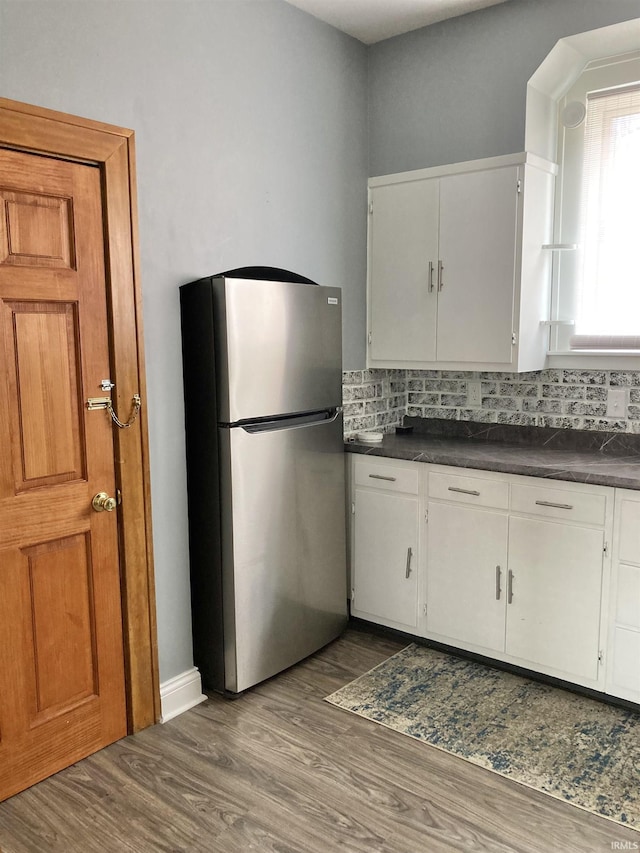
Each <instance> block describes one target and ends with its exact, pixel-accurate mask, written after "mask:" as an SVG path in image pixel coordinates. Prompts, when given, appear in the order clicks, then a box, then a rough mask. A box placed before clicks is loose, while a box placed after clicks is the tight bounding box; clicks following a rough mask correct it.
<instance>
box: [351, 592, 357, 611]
mask: <svg viewBox="0 0 640 853" xmlns="http://www.w3.org/2000/svg"><path fill="white" fill-rule="evenodd" d="M355 602H356V591H355V589H352V590H351V607H353V605H354V604H355Z"/></svg>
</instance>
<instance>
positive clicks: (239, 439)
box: [219, 415, 347, 692]
mask: <svg viewBox="0 0 640 853" xmlns="http://www.w3.org/2000/svg"><path fill="white" fill-rule="evenodd" d="M283 423H286V422H283ZM250 430H251V428H250V427H248V428H246V429H245V428H243V427H240V426H238V427H233V428H220V429H219V440H220V459H221V495H222V581H223V623H224V663H225V689H226V690H228V691H231V692H240V691H242V690H245V689H246V688H248V687H250V686H251V685H253V684H257V683H258V682H260V681H263V680H264V679H265V678H269V677H270V676H271V675H274V674H275V673H277V672H281V671H282V670H283V669H286V667H288V666H291V665H292V664H294V663H296V662H297V661H299V660H301V659H302V658H304V657H306V656H307V655H309V654H311V653H312V652H314V651H316V650H317V649H319V648H321V647H322V646H323V645H325V644H326V643H328V642H330V641H331V640H332V639H334V638H335V637H337V636H338V635H339V634H340V633H341V632H342V630H343V629H344V627H345V625H346V622H347V613H346V600H347V590H346V556H345V550H346V548H345V539H346V536H345V490H344V451H343V440H342V416H341V415H338V416H337V417H336V418H335V419H333V420H331V421H329V420H322V421H315V422H310V423H308V424H306V425H305V424H301V423H299V422H298V423H296V424H295V425H293V426H288V427H285V428H282V427H281V428H274V429H264V427H261V429H260V430H259V431H258V432H252V431H250Z"/></svg>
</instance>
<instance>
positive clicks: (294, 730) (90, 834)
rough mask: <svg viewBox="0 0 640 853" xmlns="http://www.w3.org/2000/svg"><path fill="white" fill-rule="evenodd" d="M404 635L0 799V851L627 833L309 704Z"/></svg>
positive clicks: (603, 844)
mask: <svg viewBox="0 0 640 853" xmlns="http://www.w3.org/2000/svg"><path fill="white" fill-rule="evenodd" d="M403 645H404V644H403V643H401V642H398V641H396V640H394V639H389V638H384V637H379V636H375V635H372V634H369V633H365V632H362V631H359V630H354V629H351V630H349V631H348V632H347V633H346V634H345V635H344V637H342V638H341V639H340V640H337V641H336V642H335V643H332V644H331V645H330V646H328V647H327V648H326V649H324V650H322V651H321V652H319V653H318V654H317V655H314V656H313V657H311V658H309V659H308V660H306V661H304V662H303V663H301V664H299V665H297V666H295V667H293V668H292V669H290V670H288V671H287V672H285V673H282V674H281V675H279V676H277V677H276V678H273V679H271V680H270V681H268V682H266V683H265V684H262V685H259V686H258V687H257V688H254V689H253V690H251V691H249V692H248V693H247V694H246V695H245V696H243V697H242V698H240V699H238V700H236V701H228V700H225V699H221V698H218V697H213V698H211V699H209V700H208V701H207V702H205V703H203V704H202V705H199V706H198V707H197V708H194V709H193V710H191V711H188V712H187V713H186V714H183V715H181V716H180V717H178V718H176V719H175V720H172V721H171V722H169V723H167V724H165V725H158V726H154V727H153V728H151V729H146V730H145V731H143V732H141V733H140V734H138V735H134V736H131V737H128V738H125V739H124V740H121V741H119V742H118V743H115V744H113V745H112V746H109V747H107V748H106V749H104V750H102V751H101V752H99V753H97V754H96V755H94V756H91V757H90V758H87V759H85V760H84V761H81V762H80V763H79V764H77V765H75V766H74V767H71V768H69V769H68V770H64V771H62V772H61V773H58V774H57V775H56V776H54V777H52V778H51V779H48V780H46V781H45V782H41V783H40V784H39V785H36V786H35V787H33V788H31V789H30V790H28V791H25V792H24V793H22V794H18V795H17V796H15V797H13V798H12V799H10V800H7V801H6V802H4V803H0V851H2V853H39V852H40V851H47V853H58V851H60V853H62V851H64V853H76V851H77V853H93V851H96V853H98V851H100V853H121V851H135V853H146V851H150V853H151V851H190V853H191V851H193V852H194V853H198V852H199V851H203V852H204V851H207V853H209V851H212V852H213V853H247V851H257V853H262V851H274V853H275V851H277V853H333V851H341V853H342V851H346V853H374V851H375V853H445V851H473V853H483V851H486V853H560V851H562V853H595V852H596V851H600V853H604V851H609V850H612V849H613V850H615V849H627V850H632V849H638V847H637V846H635V845H639V846H640V833H636V832H634V831H633V830H630V829H625V828H623V827H620V826H618V825H617V824H614V823H611V822H610V821H607V820H604V819H602V818H597V817H595V816H594V815H592V814H589V813H586V812H582V811H580V810H578V809H577V808H575V807H573V806H570V805H568V804H566V803H562V802H559V801H557V800H554V799H552V798H550V797H547V796H546V795H544V794H540V793H537V792H535V791H531V790H529V789H528V788H525V787H523V786H520V785H517V784H515V783H513V782H509V781H508V780H505V779H502V778H501V777H499V776H496V775H495V774H493V773H490V772H489V771H486V770H483V769H481V768H479V767H475V766H473V765H472V764H469V763H468V762H466V761H463V760H461V759H458V758H454V757H451V756H449V755H447V754H445V753H443V752H440V751H438V750H436V749H433V748H431V747H429V746H426V745H423V744H419V743H417V742H415V741H413V740H411V739H410V738H407V737H405V736H403V735H401V734H398V733H396V732H392V731H390V730H387V729H385V728H383V727H382V726H379V725H376V724H375V723H371V722H368V721H367V720H364V719H362V718H360V717H356V716H354V715H353V714H349V713H347V712H344V711H341V710H340V709H338V708H335V707H333V706H331V705H329V704H328V703H326V702H323V701H322V699H323V697H324V696H326V695H327V694H328V693H331V692H332V691H333V690H336V689H337V688H338V687H340V686H342V685H343V684H346V683H347V682H348V681H350V680H351V679H353V678H354V677H356V676H357V675H359V674H361V673H363V672H366V671H367V670H368V669H370V668H371V667H373V666H375V665H376V664H377V663H379V662H380V661H382V660H384V659H385V658H386V657H388V656H389V655H390V654H393V653H394V652H396V651H397V650H398V649H400V648H402V646H403Z"/></svg>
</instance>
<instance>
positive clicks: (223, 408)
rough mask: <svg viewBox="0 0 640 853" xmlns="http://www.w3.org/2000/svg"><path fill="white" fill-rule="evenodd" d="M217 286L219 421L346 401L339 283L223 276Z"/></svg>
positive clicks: (270, 414)
mask: <svg viewBox="0 0 640 853" xmlns="http://www.w3.org/2000/svg"><path fill="white" fill-rule="evenodd" d="M213 292H214V300H215V301H214V323H215V335H214V339H215V345H216V366H217V368H218V370H217V382H218V388H217V394H218V414H219V420H220V421H222V422H226V423H233V422H235V421H241V420H255V419H256V418H263V417H270V416H273V415H279V414H287V413H295V412H312V411H318V410H320V409H325V408H330V407H332V406H337V405H339V404H340V401H341V400H342V325H341V317H342V314H341V302H342V296H341V292H340V289H339V288H337V287H317V286H315V285H310V284H294V283H291V282H280V281H252V280H250V279H227V278H218V279H214V291H213Z"/></svg>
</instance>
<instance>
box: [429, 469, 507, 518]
mask: <svg viewBox="0 0 640 853" xmlns="http://www.w3.org/2000/svg"><path fill="white" fill-rule="evenodd" d="M429 497H430V498H438V499H439V500H446V501H455V502H456V503H464V504H470V505H473V506H487V507H492V508H493V509H508V508H509V483H508V482H507V481H506V480H493V479H488V478H487V479H484V478H483V477H465V476H459V475H458V474H439V473H433V474H429Z"/></svg>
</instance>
